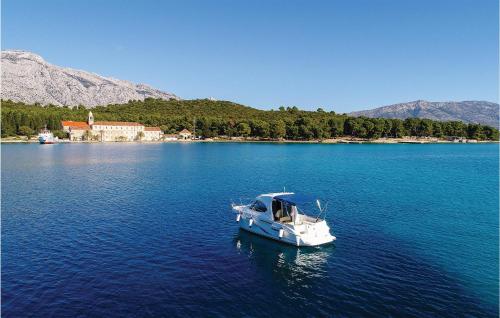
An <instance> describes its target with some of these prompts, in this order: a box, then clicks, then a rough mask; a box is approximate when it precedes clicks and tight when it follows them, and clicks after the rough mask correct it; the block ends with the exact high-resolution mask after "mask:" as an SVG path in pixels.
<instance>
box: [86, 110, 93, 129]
mask: <svg viewBox="0 0 500 318" xmlns="http://www.w3.org/2000/svg"><path fill="white" fill-rule="evenodd" d="M87 124H89V126H92V125H93V124H94V115H92V112H89V117H88V118H87Z"/></svg>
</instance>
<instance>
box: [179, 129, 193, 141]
mask: <svg viewBox="0 0 500 318" xmlns="http://www.w3.org/2000/svg"><path fill="white" fill-rule="evenodd" d="M192 137H193V134H192V133H191V132H190V131H189V130H187V129H183V130H182V131H181V132H180V133H179V139H181V140H188V139H191V138H192Z"/></svg>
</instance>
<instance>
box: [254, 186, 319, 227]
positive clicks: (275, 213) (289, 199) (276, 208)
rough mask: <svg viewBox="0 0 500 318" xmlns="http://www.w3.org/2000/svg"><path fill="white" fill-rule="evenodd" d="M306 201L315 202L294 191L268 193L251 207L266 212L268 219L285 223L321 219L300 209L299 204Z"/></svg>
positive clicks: (310, 221)
mask: <svg viewBox="0 0 500 318" xmlns="http://www.w3.org/2000/svg"><path fill="white" fill-rule="evenodd" d="M304 201H306V202H307V201H308V202H314V201H311V199H310V198H305V197H304V196H298V195H296V194H293V193H279V194H266V195H261V196H259V197H257V199H256V200H255V201H254V202H253V203H252V204H251V205H250V206H249V208H250V209H251V210H253V211H256V212H262V213H265V215H266V216H267V219H268V221H274V222H279V223H285V224H286V223H288V224H301V223H302V222H303V221H307V222H309V223H315V222H317V221H318V220H319V219H317V218H315V217H311V216H308V215H306V214H304V212H303V211H302V210H301V211H299V208H298V207H297V205H299V204H300V202H304ZM319 221H321V220H319Z"/></svg>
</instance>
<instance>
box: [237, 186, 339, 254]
mask: <svg viewBox="0 0 500 318" xmlns="http://www.w3.org/2000/svg"><path fill="white" fill-rule="evenodd" d="M304 206H308V207H312V206H316V207H317V209H318V210H319V211H318V213H317V215H316V216H312V215H309V214H308V213H307V212H306V211H305V210H304ZM232 209H233V211H234V212H235V213H236V221H237V222H238V223H239V226H240V228H241V229H243V230H246V231H249V232H252V233H255V234H258V235H262V236H265V237H268V238H271V239H274V240H277V241H281V242H284V243H287V244H292V245H295V246H317V245H322V244H327V243H331V242H333V241H334V240H336V237H335V236H333V235H331V234H330V228H329V227H328V225H327V223H326V221H325V219H324V214H325V212H326V207H325V208H322V207H321V203H320V201H319V200H318V199H314V198H310V197H306V196H302V195H298V194H295V193H292V192H280V193H268V194H261V195H259V196H258V197H257V198H256V199H255V200H254V201H253V202H252V203H251V204H247V205H236V204H232ZM308 212H312V211H311V210H308ZM322 216H323V218H321V217H322Z"/></svg>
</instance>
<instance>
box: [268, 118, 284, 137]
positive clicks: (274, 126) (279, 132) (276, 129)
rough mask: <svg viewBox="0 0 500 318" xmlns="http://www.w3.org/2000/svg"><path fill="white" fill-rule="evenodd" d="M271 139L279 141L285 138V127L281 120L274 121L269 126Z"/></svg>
mask: <svg viewBox="0 0 500 318" xmlns="http://www.w3.org/2000/svg"><path fill="white" fill-rule="evenodd" d="M270 134H271V138H274V139H279V138H284V137H285V136H286V125H285V122H284V121H282V120H275V121H273V122H272V123H271V126H270Z"/></svg>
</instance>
